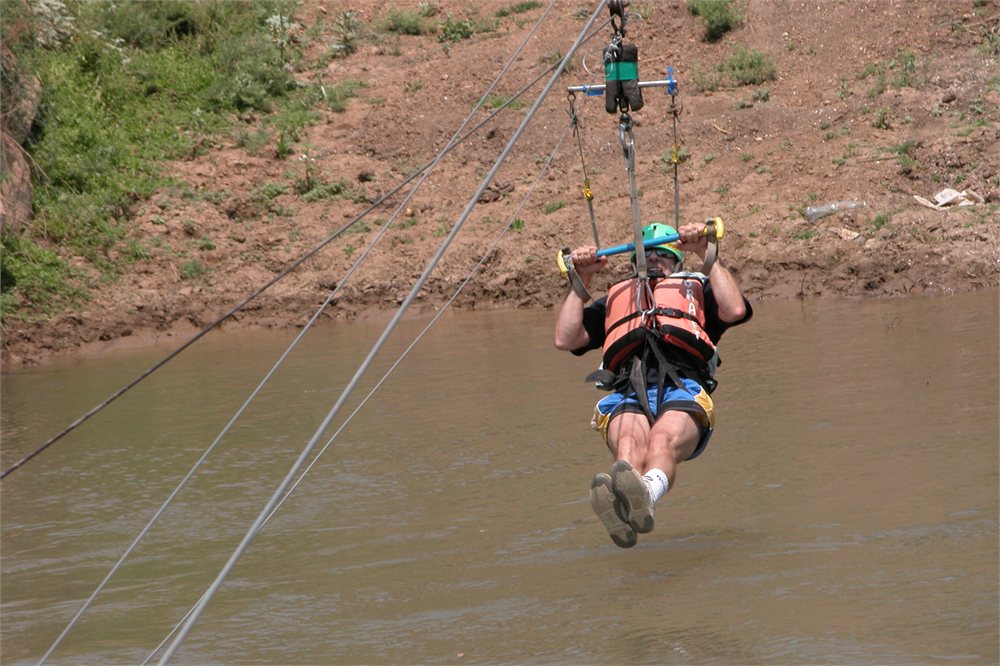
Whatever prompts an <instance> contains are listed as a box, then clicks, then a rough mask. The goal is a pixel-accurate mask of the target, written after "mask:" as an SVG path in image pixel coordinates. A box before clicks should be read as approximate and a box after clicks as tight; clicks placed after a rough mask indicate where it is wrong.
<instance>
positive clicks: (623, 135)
mask: <svg viewBox="0 0 1000 666" xmlns="http://www.w3.org/2000/svg"><path fill="white" fill-rule="evenodd" d="M632 127H633V124H632V117H631V116H630V115H629V114H627V113H623V114H622V115H621V118H620V119H619V123H618V139H619V141H620V142H621V144H622V152H623V153H624V155H625V171H626V173H627V174H628V192H629V200H630V202H631V208H632V230H633V235H634V237H635V240H634V244H635V248H636V252H635V268H636V275H637V276H638V277H639V279H640V280H645V279H646V277H647V272H646V253H645V252H640V251H639V250H640V249H642V218H641V217H640V215H639V188H638V187H637V186H636V184H635V134H633V133H632Z"/></svg>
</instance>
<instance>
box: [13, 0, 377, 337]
mask: <svg viewBox="0 0 1000 666" xmlns="http://www.w3.org/2000/svg"><path fill="white" fill-rule="evenodd" d="M295 8H296V2H295V0H255V1H254V2H189V1H187V0H158V1H157V2H127V3H112V2H108V1H105V0H98V1H93V2H65V3H62V2H58V3H22V2H16V3H14V2H12V3H5V5H4V20H3V22H2V23H0V31H2V32H0V38H2V41H3V43H4V45H5V46H7V47H9V48H10V49H11V50H12V51H13V52H14V53H15V55H16V57H17V62H18V63H19V70H18V71H16V72H15V71H10V68H9V67H8V66H7V65H6V64H5V67H7V68H6V69H5V70H4V72H3V86H4V88H3V95H4V97H7V98H11V97H13V96H15V95H17V94H18V89H17V87H16V86H17V82H18V79H19V77H20V76H22V75H24V74H26V73H31V74H34V75H35V76H38V78H39V79H41V80H42V81H44V82H45V85H44V87H43V90H42V98H41V100H40V106H39V112H38V116H37V118H36V121H35V129H34V132H33V134H32V136H31V137H30V139H29V141H28V143H27V144H26V145H25V148H26V150H27V151H28V153H29V154H30V156H31V160H32V162H33V165H34V167H35V168H34V169H33V177H34V181H33V188H34V196H33V207H34V212H35V219H34V222H33V223H32V225H31V226H30V227H29V228H28V229H26V230H24V231H23V233H22V234H21V235H20V236H18V237H15V236H14V235H13V234H11V233H6V232H5V233H4V235H3V238H2V246H0V268H2V274H3V275H2V278H3V290H2V295H0V317H2V318H8V317H24V316H28V315H27V313H30V312H31V311H32V310H36V309H37V310H38V311H40V312H58V311H59V310H60V309H61V308H63V307H65V306H66V305H68V304H71V303H73V302H76V301H78V300H80V299H82V298H85V294H86V288H87V287H88V286H89V285H90V284H91V283H92V282H93V281H94V280H105V279H113V278H114V277H116V276H117V275H119V274H120V273H121V272H122V271H123V270H125V269H126V267H127V265H128V264H129V263H130V262H133V261H138V260H144V259H148V258H150V255H151V252H152V250H151V249H150V247H152V248H159V247H162V242H161V244H160V245H157V244H156V243H153V244H152V245H151V246H150V245H149V243H148V242H147V243H145V244H144V243H143V242H141V240H139V239H136V238H135V237H133V232H132V230H131V220H132V217H133V215H134V214H135V210H136V209H137V204H138V203H139V202H142V201H144V200H146V199H148V198H149V197H150V196H151V195H152V194H153V193H154V192H156V191H158V190H162V189H163V188H165V187H168V186H170V181H169V180H168V179H166V178H164V177H163V175H162V165H163V164H164V163H165V162H167V161H170V160H179V159H185V158H190V157H193V156H197V155H199V154H201V153H202V152H204V151H205V150H206V149H207V148H209V147H211V146H212V144H213V143H214V142H215V139H214V138H213V137H219V138H221V137H223V136H225V135H226V134H229V135H230V136H231V139H232V140H233V141H234V142H235V143H236V144H237V145H238V146H240V147H242V148H244V149H245V150H246V151H247V152H248V153H250V154H255V153H259V152H261V151H263V150H265V148H266V147H267V146H269V145H270V146H272V147H273V150H274V151H275V153H277V155H278V156H281V157H285V156H289V155H292V154H294V153H296V152H298V151H299V148H298V147H297V145H296V144H297V143H298V142H300V141H301V140H302V139H303V129H304V128H305V127H306V126H308V125H310V124H312V123H315V122H317V121H318V120H319V119H320V118H322V113H321V111H322V110H323V109H324V108H325V109H327V110H332V111H343V110H344V109H345V108H346V105H347V103H348V100H349V99H351V98H352V97H354V96H355V95H356V94H357V92H358V91H359V90H361V89H362V88H364V86H365V83H364V82H363V81H357V80H349V81H343V82H336V83H332V84H331V83H326V84H325V85H323V84H322V83H321V82H319V81H317V82H316V83H315V84H302V83H299V82H296V80H295V79H294V78H293V76H292V72H293V71H295V70H297V69H301V68H302V64H303V62H302V59H303V51H304V49H305V48H306V46H307V45H308V44H307V42H306V40H307V38H308V34H309V33H308V31H307V30H305V29H304V28H303V26H301V25H299V24H298V23H296V22H295V20H294V19H293V18H292V13H293V11H294V9H295ZM333 31H334V34H335V35H336V40H335V42H334V44H333V46H332V47H331V49H330V52H329V53H328V54H327V55H326V57H330V56H331V55H332V56H333V57H344V56H347V55H350V53H352V52H354V51H355V50H356V48H357V44H358V42H359V40H360V39H362V38H363V34H364V31H363V26H362V24H361V22H360V20H359V19H358V18H357V17H356V15H355V14H353V13H351V12H343V13H341V14H339V15H337V17H336V18H335V19H334V21H333ZM251 113H252V114H254V115H255V116H257V117H258V118H259V119H260V120H259V121H258V123H257V124H256V125H250V126H247V125H245V124H243V123H238V122H237V116H238V115H241V114H242V115H243V116H244V118H246V117H250V116H249V114H251ZM271 187H284V186H282V185H280V184H272V185H271ZM286 189H287V188H286ZM296 189H297V190H299V189H302V188H299V187H298V186H297V188H296ZM279 193H281V192H278V191H265V192H262V193H261V194H260V195H261V196H262V197H264V198H266V199H268V200H270V199H273V198H274V197H275V196H277V194H279ZM300 193H301V194H303V195H304V196H305V197H307V198H308V197H313V198H315V197H332V196H349V197H354V196H356V195H355V193H353V192H352V191H350V189H349V188H346V187H345V186H344V185H343V184H341V183H334V184H324V183H318V182H317V183H313V184H312V186H310V187H307V188H304V189H303V191H301V192H300ZM262 209H263V210H269V211H270V212H272V213H274V214H287V213H288V211H291V210H292V209H291V208H287V207H283V206H277V205H274V204H270V203H268V204H265V205H263V207H262ZM151 221H152V222H153V223H154V224H156V223H157V221H156V219H152V220H151ZM163 222H164V220H163V219H162V217H161V218H160V223H161V224H162V223H163ZM209 243H211V241H208V240H203V241H202V242H201V243H200V245H199V247H200V249H203V250H204V249H207V245H208V244H209ZM72 257H80V258H82V259H84V260H85V263H83V264H79V267H77V268H70V264H69V259H70V258H72ZM199 270H201V271H204V270H205V268H204V267H201V268H200V269H196V268H194V267H193V266H188V267H187V268H183V267H182V274H183V275H184V276H185V279H192V278H193V277H197V276H198V275H200V274H201V273H200V272H199Z"/></svg>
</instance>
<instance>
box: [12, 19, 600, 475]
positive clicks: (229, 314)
mask: <svg viewBox="0 0 1000 666" xmlns="http://www.w3.org/2000/svg"><path fill="white" fill-rule="evenodd" d="M606 24H607V22H605V24H604V25H606ZM601 27H603V25H602V26H601ZM598 29H600V28H598ZM595 34H596V32H594V33H592V34H590V35H588V36H587V38H586V40H589V39H590V38H592V37H593V36H594V35H595ZM586 40H584V41H586ZM555 67H556V65H549V66H548V67H546V68H545V69H544V70H543V71H542V72H541V73H540V74H539V75H538V76H536V77H535V78H534V79H532V80H531V81H529V82H528V83H527V84H525V85H524V86H523V87H522V88H521V89H520V90H518V91H517V92H516V93H514V94H513V95H511V97H510V99H508V100H506V101H505V102H504V103H503V104H501V105H500V106H498V107H497V108H496V109H494V110H493V111H492V112H491V113H490V114H489V115H488V116H487V117H486V118H484V119H483V120H482V121H480V122H479V123H477V124H476V125H475V126H473V127H472V129H470V130H469V131H468V132H466V133H465V134H464V135H463V136H462V137H461V138H460V139H458V140H457V141H455V142H454V143H453V144H450V145H448V146H447V147H446V148H444V149H443V151H442V152H443V153H444V154H447V153H448V152H450V151H452V150H454V149H455V148H457V147H458V146H459V145H460V144H462V143H463V142H464V141H465V140H466V139H468V138H469V137H470V136H472V135H473V134H475V133H476V132H478V131H479V130H480V129H482V127H483V126H484V125H486V124H487V123H489V122H490V121H492V120H493V118H495V117H496V116H497V115H498V114H499V113H500V112H502V111H503V110H504V109H506V108H507V107H509V106H510V105H511V104H513V103H514V101H516V100H517V99H518V98H520V96H521V95H523V94H524V93H525V92H526V91H528V90H529V89H530V88H532V87H533V86H534V85H535V84H536V83H538V82H539V81H541V80H542V79H543V78H544V77H545V76H546V75H547V74H549V73H550V72H551V71H552V70H553V69H554V68H555ZM435 159H436V158H435ZM434 163H435V160H431V161H430V162H427V163H425V164H424V165H423V166H421V167H418V168H417V170H416V171H414V172H413V173H412V174H410V175H409V176H407V177H406V178H405V179H403V180H402V181H401V182H400V183H399V184H397V185H396V186H395V187H393V188H392V189H391V190H389V191H388V192H386V193H385V194H383V195H382V196H380V197H379V198H378V199H376V200H375V201H374V202H373V203H371V204H370V205H369V206H368V208H366V209H365V210H364V211H362V212H361V213H359V214H358V215H356V216H355V217H354V218H352V219H351V221H350V222H348V223H347V224H345V225H344V226H343V227H341V228H340V229H338V230H337V231H335V232H334V233H332V234H331V235H330V236H328V237H327V238H325V239H324V240H322V241H320V242H319V243H318V244H317V245H315V246H314V247H313V248H311V249H310V250H308V251H307V252H306V253H305V254H303V255H302V256H300V257H298V258H297V259H295V260H294V261H293V262H292V263H291V264H289V265H288V266H287V267H286V268H285V269H284V270H282V271H281V272H280V273H278V274H277V275H276V276H275V277H274V278H272V279H271V280H269V281H268V282H267V283H265V284H264V285H263V286H261V287H259V288H258V289H256V290H255V291H253V292H251V293H250V294H249V295H248V296H246V297H245V298H244V299H243V300H242V301H240V302H239V303H237V304H236V305H235V306H233V307H232V308H231V309H230V310H228V311H227V312H226V313H224V314H223V315H221V316H220V317H219V318H218V319H216V320H215V321H213V322H211V323H210V324H208V326H206V327H205V328H203V329H202V330H201V331H199V332H198V333H196V334H195V335H194V336H193V337H191V338H190V339H189V340H188V341H187V342H185V343H184V344H182V345H181V346H180V347H178V348H177V349H175V350H174V351H172V352H171V353H169V354H167V356H165V357H164V358H163V359H161V360H160V361H158V362H157V363H155V364H154V365H152V366H150V367H149V368H148V369H146V370H145V371H143V372H142V374H140V375H139V376H138V377H136V378H135V379H133V380H132V381H130V382H129V383H127V384H125V385H124V386H123V387H122V388H120V389H118V390H117V391H115V392H114V393H112V394H111V395H110V396H109V397H107V398H106V399H104V400H103V401H102V402H100V403H99V404H97V405H96V406H94V407H93V408H91V409H90V410H89V411H88V412H86V413H85V414H84V415H83V416H81V417H79V418H78V419H76V420H75V421H73V422H72V423H71V424H69V425H68V426H66V427H65V428H63V429H62V430H61V431H59V432H58V433H56V434H55V435H53V436H52V437H50V438H49V439H48V440H46V441H45V442H44V443H42V444H41V445H40V446H39V447H38V448H36V449H35V450H33V451H32V452H31V453H29V454H28V455H26V456H24V457H23V458H21V459H20V460H18V461H17V462H16V463H14V464H13V465H11V466H10V467H9V468H7V469H6V470H4V471H3V473H0V479H3V478H5V477H6V476H7V475H8V474H10V473H11V472H13V471H15V470H17V469H18V468H20V467H21V466H22V465H24V464H25V463H27V462H28V461H29V460H31V459H33V458H34V457H35V456H37V455H38V454H40V453H42V452H43V451H45V450H46V449H48V448H49V447H50V446H52V445H53V444H55V443H56V442H57V441H59V440H60V439H62V438H63V437H65V436H66V435H68V434H69V433H71V432H72V431H73V430H75V429H76V428H78V427H79V426H81V425H83V423H85V422H86V421H88V420H90V419H91V418H92V417H93V416H95V415H97V414H98V413H99V412H101V411H102V410H104V408H106V407H107V406H108V405H110V404H111V403H112V402H114V401H115V400H117V399H118V398H120V397H121V396H122V395H124V394H125V393H126V392H128V391H130V390H131V389H132V388H134V387H135V386H136V385H137V384H139V383H140V382H141V381H143V380H144V379H146V378H147V377H148V376H149V375H151V374H153V373H154V372H155V371H157V370H159V369H160V368H162V367H163V366H164V365H166V364H167V363H169V362H170V361H172V360H173V359H174V358H175V357H177V356H178V355H179V354H180V353H181V352H183V351H184V350H186V349H187V348H188V347H190V346H191V345H193V344H194V343H195V342H197V341H198V340H200V339H201V338H202V337H204V336H205V335H206V334H208V333H209V332H210V331H212V330H214V329H216V328H218V327H219V326H220V325H221V324H222V323H223V322H225V321H226V320H227V319H229V318H230V317H232V316H233V315H235V314H236V313H237V312H239V311H240V310H242V309H243V308H245V307H246V306H247V305H249V304H250V303H251V302H252V301H253V300H254V299H256V298H257V297H258V296H260V295H261V294H263V293H264V292H265V291H267V290H268V289H270V288H271V287H273V286H274V285H275V284H277V283H278V282H279V281H281V280H282V279H284V278H285V277H287V276H288V275H289V274H290V273H292V272H293V271H294V270H295V269H297V268H298V267H299V266H301V265H302V264H303V263H305V262H306V261H308V260H309V259H311V258H312V257H313V256H315V255H316V254H317V253H318V252H319V251H320V250H322V249H323V248H325V247H326V246H327V245H329V244H330V243H332V242H333V241H334V240H336V239H337V238H339V237H340V236H342V235H343V234H344V233H346V232H347V230H348V229H350V228H351V227H352V226H354V225H355V224H357V223H358V222H360V221H361V220H362V219H364V218H365V217H366V216H367V215H368V214H369V213H371V212H372V211H373V210H375V209H376V208H378V207H379V206H381V205H382V204H383V203H385V202H386V201H387V200H388V199H389V198H391V197H392V196H394V195H395V194H397V193H398V192H399V191H400V190H402V189H403V188H404V187H406V185H408V184H409V183H410V182H412V181H413V180H414V179H416V178H417V177H418V176H419V175H420V174H421V173H423V172H424V171H426V170H427V169H428V168H430V166H431V165H432V164H434Z"/></svg>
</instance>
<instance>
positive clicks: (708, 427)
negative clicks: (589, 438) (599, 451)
mask: <svg viewBox="0 0 1000 666" xmlns="http://www.w3.org/2000/svg"><path fill="white" fill-rule="evenodd" d="M681 381H682V382H683V384H684V388H677V387H675V386H664V387H663V396H662V398H660V396H658V395H657V393H658V392H659V389H658V388H657V387H656V386H654V387H652V388H650V389H648V390H647V391H646V395H647V397H648V398H649V409H650V411H652V412H653V418H654V419H655V418H656V417H657V416H659V415H660V414H662V413H663V412H670V411H676V412H687V413H689V414H690V415H691V416H692V417H694V420H695V422H697V423H698V425H699V426H700V427H701V438H700V439H699V440H698V446H696V447H695V449H694V453H692V454H691V455H690V457H688V460H693V459H695V458H697V457H698V456H699V455H701V452H702V451H704V450H705V447H706V446H708V440H709V439H711V437H712V431H713V430H714V428H715V405H714V404H713V403H712V397H711V396H710V395H708V393H707V392H706V391H705V389H703V388H702V387H701V385H700V384H699V383H698V382H696V381H694V380H693V379H682V380H681ZM658 398H660V399H658ZM626 412H634V413H636V414H644V412H643V411H642V405H640V404H639V400H638V398H637V397H636V394H635V393H629V394H625V393H612V394H610V395H608V396H606V397H604V398H602V399H601V400H600V401H598V403H597V406H596V407H594V418H593V420H592V421H591V423H590V425H591V426H592V427H593V428H594V430H597V431H598V432H600V433H601V435H602V436H603V437H604V442H605V443H607V441H608V425H610V423H611V420H612V419H613V418H614V417H616V416H618V415H619V414H624V413H626Z"/></svg>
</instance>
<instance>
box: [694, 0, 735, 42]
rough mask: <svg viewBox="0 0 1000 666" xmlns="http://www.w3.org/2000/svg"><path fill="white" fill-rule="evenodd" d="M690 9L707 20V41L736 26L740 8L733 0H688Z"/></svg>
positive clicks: (711, 40) (719, 37) (720, 36)
mask: <svg viewBox="0 0 1000 666" xmlns="http://www.w3.org/2000/svg"><path fill="white" fill-rule="evenodd" d="M687 6H688V11H690V12H691V14H692V15H694V16H700V17H701V18H702V19H704V21H705V41H709V42H714V41H717V40H719V39H721V38H722V36H723V35H725V34H726V33H727V32H729V31H730V30H732V29H733V28H734V27H736V24H738V23H739V22H740V20H741V18H742V17H741V16H740V12H739V9H737V8H736V7H735V6H734V5H733V3H732V2H731V0H688V3H687Z"/></svg>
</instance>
